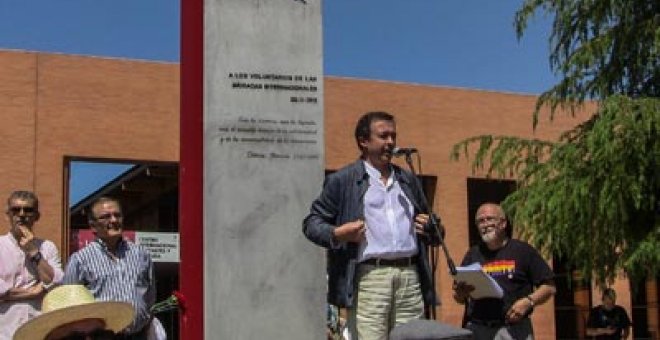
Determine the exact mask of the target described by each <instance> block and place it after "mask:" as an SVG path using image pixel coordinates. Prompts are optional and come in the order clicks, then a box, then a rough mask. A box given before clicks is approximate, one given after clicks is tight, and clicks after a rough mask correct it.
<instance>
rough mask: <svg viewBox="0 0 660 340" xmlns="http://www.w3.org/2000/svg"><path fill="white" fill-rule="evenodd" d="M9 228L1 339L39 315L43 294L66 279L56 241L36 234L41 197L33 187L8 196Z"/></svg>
mask: <svg viewBox="0 0 660 340" xmlns="http://www.w3.org/2000/svg"><path fill="white" fill-rule="evenodd" d="M6 215H7V219H8V222H9V232H8V233H7V234H5V235H3V236H0V325H2V326H1V327H0V340H5V339H11V338H12V336H13V334H14V332H15V331H16V329H17V328H18V327H19V326H21V325H22V324H23V323H25V322H27V321H28V320H29V319H31V318H33V317H35V316H37V315H38V314H39V310H40V309H41V298H42V297H43V295H44V293H45V292H46V290H47V289H48V288H50V287H51V286H53V285H55V284H57V283H59V282H60V281H61V280H62V276H63V273H62V264H61V262H60V255H59V253H58V251H57V247H56V246H55V244H54V243H53V242H51V241H48V240H43V239H40V238H37V237H36V236H35V233H34V230H33V227H34V223H35V222H37V221H38V220H39V217H40V214H39V200H38V198H37V196H36V195H35V194H34V193H32V192H30V191H14V192H12V193H11V195H9V198H8V199H7V208H6Z"/></svg>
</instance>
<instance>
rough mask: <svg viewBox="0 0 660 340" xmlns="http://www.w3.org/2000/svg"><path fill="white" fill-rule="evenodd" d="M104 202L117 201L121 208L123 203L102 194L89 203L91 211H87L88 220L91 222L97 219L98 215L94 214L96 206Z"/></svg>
mask: <svg viewBox="0 0 660 340" xmlns="http://www.w3.org/2000/svg"><path fill="white" fill-rule="evenodd" d="M103 203H115V204H117V206H118V207H119V210H121V204H119V200H117V199H116V198H112V197H108V196H101V197H99V198H97V199H96V200H95V201H94V202H92V204H90V205H89V211H88V212H87V221H88V222H89V223H92V222H95V221H96V216H94V207H96V206H97V205H101V204H103Z"/></svg>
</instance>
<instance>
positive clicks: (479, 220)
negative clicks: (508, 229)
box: [474, 216, 504, 224]
mask: <svg viewBox="0 0 660 340" xmlns="http://www.w3.org/2000/svg"><path fill="white" fill-rule="evenodd" d="M503 220H504V219H503V218H501V217H499V216H484V217H479V218H477V219H475V220H474V221H475V222H476V223H477V224H483V223H493V222H500V221H503Z"/></svg>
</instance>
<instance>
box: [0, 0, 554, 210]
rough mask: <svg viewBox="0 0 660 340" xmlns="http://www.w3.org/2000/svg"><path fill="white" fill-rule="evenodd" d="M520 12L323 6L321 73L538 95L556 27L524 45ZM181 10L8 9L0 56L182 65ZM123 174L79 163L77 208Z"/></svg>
mask: <svg viewBox="0 0 660 340" xmlns="http://www.w3.org/2000/svg"><path fill="white" fill-rule="evenodd" d="M268 1H286V0H268ZM307 1H317V0H307ZM520 3H521V0H516V1H514V0H499V1H493V0H325V1H324V5H323V29H324V37H323V39H324V72H325V74H326V75H335V76H346V77H356V78H366V79H381V80H391V81H402V82H412V83H422V84H430V85H442V86H456V87H465V88H478V89H488V90H497V91H506V92H518V93H533V94H538V93H540V92H542V91H543V90H545V89H547V88H549V87H550V86H551V85H552V84H553V83H554V82H555V81H556V78H555V77H553V75H552V74H551V72H550V68H549V64H548V52H549V49H548V46H549V45H548V31H549V28H550V23H549V20H548V19H547V18H544V17H543V16H539V17H537V19H536V20H535V21H534V22H533V23H532V24H531V25H530V28H529V29H528V32H527V33H526V35H525V37H523V39H522V40H520V41H518V39H517V38H516V35H515V31H514V28H513V17H514V13H515V11H516V9H517V8H518V6H519V5H520ZM179 6H180V4H179V1H178V0H57V1H54V0H2V1H0V49H21V50H35V51H46V52H58V53H67V54H83V55H96V56H108V57H120V58H131V59H147V60H159V61H172V62H177V61H178V60H179V43H180V27H179V24H180V18H179V14H180V8H179ZM125 169H126V166H120V167H116V166H115V167H111V168H104V167H99V166H89V165H86V164H75V165H74V166H73V167H72V188H71V197H72V202H74V203H75V202H76V201H77V200H78V199H80V198H83V197H84V196H85V195H87V194H88V193H91V192H93V191H94V190H95V189H97V188H98V187H99V186H100V185H102V184H104V183H106V182H107V181H108V180H111V179H112V178H114V176H116V175H117V173H118V172H120V171H122V170H125ZM92 174H93V175H92Z"/></svg>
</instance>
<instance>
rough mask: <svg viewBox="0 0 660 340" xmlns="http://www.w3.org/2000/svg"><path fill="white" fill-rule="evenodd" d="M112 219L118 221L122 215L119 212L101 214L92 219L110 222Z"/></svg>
mask: <svg viewBox="0 0 660 340" xmlns="http://www.w3.org/2000/svg"><path fill="white" fill-rule="evenodd" d="M112 217H114V218H116V219H118V220H119V219H121V218H123V217H124V215H123V214H122V213H120V212H111V213H105V214H101V215H99V216H96V217H95V218H94V219H95V220H97V221H107V220H110V219H111V218H112Z"/></svg>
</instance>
